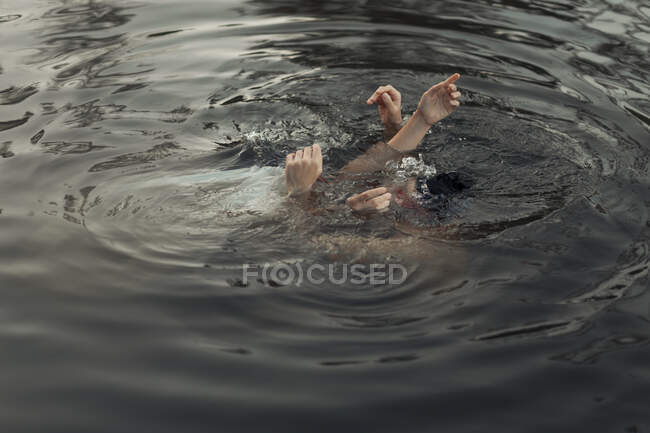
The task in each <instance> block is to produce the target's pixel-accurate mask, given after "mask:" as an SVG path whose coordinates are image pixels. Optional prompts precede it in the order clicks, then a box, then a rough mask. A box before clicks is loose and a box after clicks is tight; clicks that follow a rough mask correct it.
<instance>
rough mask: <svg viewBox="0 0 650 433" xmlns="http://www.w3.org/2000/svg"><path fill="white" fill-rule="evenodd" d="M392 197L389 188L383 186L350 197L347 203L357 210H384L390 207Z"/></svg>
mask: <svg viewBox="0 0 650 433" xmlns="http://www.w3.org/2000/svg"><path fill="white" fill-rule="evenodd" d="M391 197H392V196H391V194H390V193H389V192H388V190H387V189H386V188H385V187H383V186H382V187H379V188H375V189H370V190H368V191H366V192H362V193H361V194H355V195H353V196H352V197H349V198H348V199H347V201H346V203H347V204H348V206H350V207H351V208H352V210H354V211H356V212H372V211H382V210H386V209H388V206H389V205H390V199H391Z"/></svg>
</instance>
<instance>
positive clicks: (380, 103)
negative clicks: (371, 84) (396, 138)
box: [366, 84, 402, 132]
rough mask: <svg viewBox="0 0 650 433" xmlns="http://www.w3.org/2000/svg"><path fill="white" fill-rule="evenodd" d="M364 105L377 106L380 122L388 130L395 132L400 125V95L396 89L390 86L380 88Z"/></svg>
mask: <svg viewBox="0 0 650 433" xmlns="http://www.w3.org/2000/svg"><path fill="white" fill-rule="evenodd" d="M366 104H368V105H372V104H377V109H378V110H379V117H381V122H382V123H383V124H384V126H385V127H386V128H387V129H389V130H395V132H397V131H398V130H399V128H400V125H401V124H402V95H401V94H400V93H399V92H398V91H397V89H396V88H394V87H393V86H391V85H390V84H388V85H386V86H381V87H379V88H378V89H377V90H375V93H373V94H372V95H371V96H370V98H368V100H367V101H366Z"/></svg>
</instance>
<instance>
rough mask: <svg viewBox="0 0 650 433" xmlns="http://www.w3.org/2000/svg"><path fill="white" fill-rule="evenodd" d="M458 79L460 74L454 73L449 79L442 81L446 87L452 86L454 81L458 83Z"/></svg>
mask: <svg viewBox="0 0 650 433" xmlns="http://www.w3.org/2000/svg"><path fill="white" fill-rule="evenodd" d="M459 78H460V74H459V73H458V72H456V73H455V74H453V75H451V76H450V77H449V78H447V79H446V80H445V81H444V84H447V85H449V84H454V83H455V82H456V81H458V79H459Z"/></svg>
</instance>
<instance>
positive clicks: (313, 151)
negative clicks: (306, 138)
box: [285, 144, 323, 195]
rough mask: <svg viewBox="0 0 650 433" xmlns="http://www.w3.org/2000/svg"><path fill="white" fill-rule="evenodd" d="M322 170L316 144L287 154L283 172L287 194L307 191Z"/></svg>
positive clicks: (318, 148) (320, 154)
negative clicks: (285, 178)
mask: <svg viewBox="0 0 650 433" xmlns="http://www.w3.org/2000/svg"><path fill="white" fill-rule="evenodd" d="M322 172H323V155H322V153H321V148H320V146H319V145H318V144H314V145H313V146H307V147H304V148H302V149H299V150H297V151H296V153H290V154H288V155H287V166H286V168H285V174H286V177H287V188H288V189H289V195H300V194H304V193H306V192H309V190H310V189H311V186H312V185H313V184H314V182H316V179H318V176H320V175H321V173H322Z"/></svg>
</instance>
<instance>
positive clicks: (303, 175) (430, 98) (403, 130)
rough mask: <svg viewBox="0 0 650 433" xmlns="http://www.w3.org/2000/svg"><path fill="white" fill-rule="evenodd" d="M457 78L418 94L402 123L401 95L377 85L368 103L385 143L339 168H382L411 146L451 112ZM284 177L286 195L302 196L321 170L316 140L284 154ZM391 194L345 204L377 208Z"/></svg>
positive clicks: (377, 191) (371, 193)
mask: <svg viewBox="0 0 650 433" xmlns="http://www.w3.org/2000/svg"><path fill="white" fill-rule="evenodd" d="M459 78H460V75H459V74H457V73H456V74H453V75H451V76H450V77H449V78H447V79H446V80H444V81H442V82H440V83H438V84H436V85H434V86H432V87H431V88H430V89H429V90H427V91H426V92H424V93H423V94H422V97H421V98H420V102H419V103H418V108H417V110H416V111H415V113H413V116H411V118H410V119H409V120H408V122H406V124H405V125H404V126H403V127H400V126H401V123H402V113H401V108H402V96H401V94H400V92H399V91H397V89H395V88H394V87H393V86H391V85H386V86H381V87H379V88H378V89H377V90H376V91H375V92H374V93H373V94H372V95H371V96H370V98H368V100H367V101H366V103H367V104H368V105H373V104H377V109H378V111H379V116H380V118H381V121H382V123H383V124H384V137H385V138H386V139H387V140H388V143H378V144H377V145H375V146H373V147H372V148H371V149H369V150H368V151H367V152H366V154H364V155H362V156H361V157H359V158H357V159H355V160H354V161H352V162H350V163H349V164H348V165H347V166H345V167H344V168H343V169H342V170H341V172H342V173H344V174H355V173H363V172H368V171H373V170H377V169H380V168H382V167H383V166H384V165H385V164H386V162H388V161H389V160H391V159H395V158H398V157H400V156H401V155H402V154H404V153H407V152H411V151H413V150H415V149H416V148H417V147H418V145H419V144H420V142H421V141H422V139H423V138H424V136H425V135H426V133H427V132H428V131H429V129H430V128H431V126H432V125H433V124H434V123H436V122H439V121H440V120H442V119H444V118H445V117H447V116H449V115H450V114H451V113H453V112H454V111H455V110H456V109H457V108H458V107H459V106H460V102H459V98H460V97H461V93H460V92H459V91H458V89H457V87H456V85H455V84H454V83H455V82H456V81H457V80H458V79H459ZM286 163H287V165H286V169H285V174H286V180H287V188H288V190H289V195H291V196H304V195H306V194H307V193H309V191H310V190H311V188H312V186H313V184H314V182H316V180H317V179H318V177H319V176H320V175H321V173H322V171H323V156H322V151H321V148H320V146H319V145H318V144H314V145H313V146H308V147H305V148H303V149H300V150H298V151H296V152H295V153H290V154H289V155H287V161H286ZM391 199H392V195H391V193H390V192H388V190H387V189H386V188H385V187H380V188H374V189H371V190H368V191H364V192H362V193H360V194H355V195H353V196H351V197H349V198H348V199H347V205H348V206H349V207H350V208H351V209H352V210H354V211H356V212H379V211H383V210H386V209H387V208H388V207H389V206H390V202H391Z"/></svg>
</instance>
